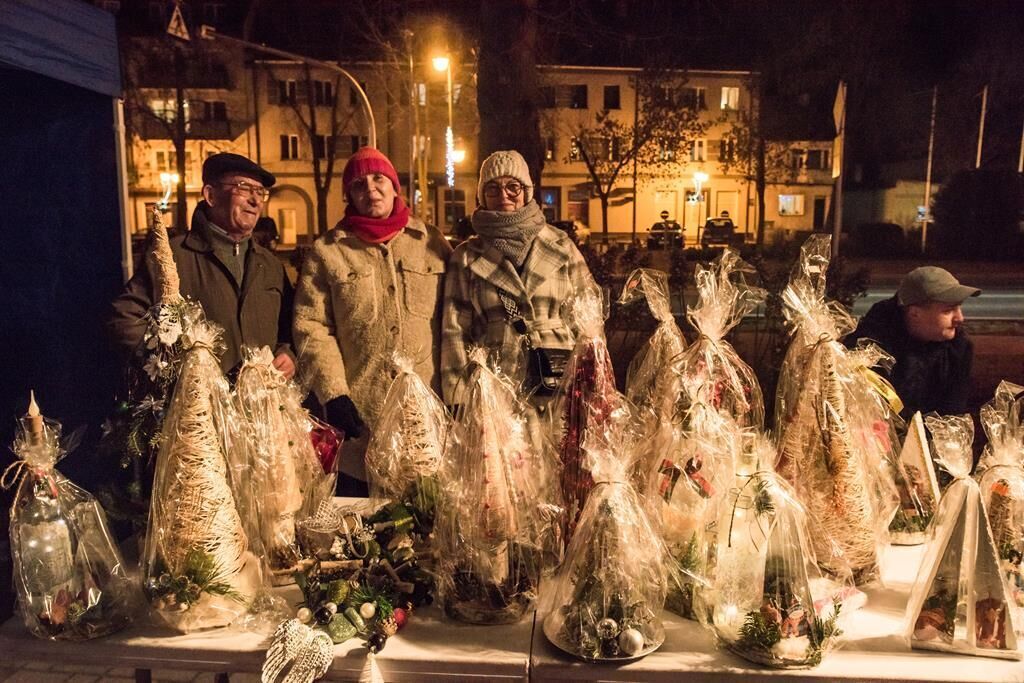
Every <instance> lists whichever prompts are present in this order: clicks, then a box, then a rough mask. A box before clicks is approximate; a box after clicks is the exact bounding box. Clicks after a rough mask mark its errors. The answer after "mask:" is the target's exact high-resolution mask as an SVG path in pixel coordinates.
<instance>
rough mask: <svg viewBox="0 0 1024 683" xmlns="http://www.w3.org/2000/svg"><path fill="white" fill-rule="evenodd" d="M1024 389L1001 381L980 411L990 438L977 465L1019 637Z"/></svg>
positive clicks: (1023, 584) (1022, 615)
mask: <svg viewBox="0 0 1024 683" xmlns="http://www.w3.org/2000/svg"><path fill="white" fill-rule="evenodd" d="M1022 412H1024V387H1021V386H1019V385H1017V384H1013V383H1012V382H1006V381H1003V382H1000V383H999V386H998V387H997V388H996V393H995V396H994V397H993V398H992V400H991V401H989V402H988V403H986V404H985V405H984V406H982V408H981V426H982V428H983V429H984V430H985V434H986V435H987V436H988V444H987V445H986V446H985V452H984V453H983V454H982V456H981V460H980V461H979V462H978V470H979V472H981V477H980V478H979V485H980V487H981V499H982V503H983V504H984V506H985V511H986V512H987V513H988V522H989V525H990V526H991V527H992V537H993V540H994V542H995V546H996V549H997V551H998V552H999V562H1000V565H1001V566H1002V568H1003V574H1004V576H1005V577H1006V583H1007V586H1008V588H1009V590H1010V596H1011V598H1012V600H1013V602H1012V607H1011V608H1012V609H1013V610H1014V612H1015V617H1016V620H1015V625H1016V627H1017V635H1018V636H1019V635H1021V629H1024V574H1022V568H1021V557H1022V556H1024V425H1022V424H1021V417H1022Z"/></svg>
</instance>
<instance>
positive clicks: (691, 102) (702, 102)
mask: <svg viewBox="0 0 1024 683" xmlns="http://www.w3.org/2000/svg"><path fill="white" fill-rule="evenodd" d="M680 104H682V106H684V107H687V108H688V109H707V108H708V102H707V89H706V88H683V92H682V95H681V97H680Z"/></svg>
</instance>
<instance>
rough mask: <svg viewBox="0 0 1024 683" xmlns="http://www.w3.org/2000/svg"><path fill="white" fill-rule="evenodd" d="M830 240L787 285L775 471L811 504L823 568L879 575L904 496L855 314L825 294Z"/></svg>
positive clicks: (812, 245)
mask: <svg viewBox="0 0 1024 683" xmlns="http://www.w3.org/2000/svg"><path fill="white" fill-rule="evenodd" d="M829 241H830V238H828V237H827V236H824V235H813V236H811V237H810V238H809V239H808V240H807V242H806V243H805V244H804V246H803V248H802V250H801V259H800V262H799V264H798V266H797V268H796V270H795V272H794V275H793V277H792V279H791V280H790V283H789V285H788V286H787V287H786V290H785V291H784V292H783V295H782V300H783V311H784V312H785V314H786V317H787V319H788V320H789V322H790V324H791V325H793V327H794V332H793V338H792V341H791V342H790V346H789V349H788V350H787V352H786V357H785V360H784V361H783V364H782V370H781V372H780V374H779V388H778V396H777V403H776V420H777V421H778V429H777V432H778V438H779V456H778V465H777V471H778V473H779V474H780V475H782V476H783V477H785V478H786V479H787V480H789V482H790V483H791V484H792V485H793V487H794V488H795V489H796V492H797V495H798V496H799V498H800V500H801V502H802V503H803V504H804V506H805V507H806V509H807V514H808V517H809V520H810V525H811V530H812V533H811V539H812V542H813V544H814V550H815V554H816V556H817V559H818V562H819V564H820V566H821V568H822V569H824V570H826V571H827V572H828V573H829V574H831V575H833V576H837V577H839V576H845V575H847V574H852V576H853V578H854V580H855V581H856V582H857V583H858V584H861V583H866V582H869V581H872V580H874V579H877V578H878V576H879V567H878V561H879V558H880V557H881V551H882V549H883V547H884V546H885V543H886V540H887V530H888V526H889V522H890V520H891V517H892V514H893V512H894V510H895V507H896V504H897V503H898V497H897V495H896V491H895V486H894V484H893V481H892V470H891V464H890V462H888V461H886V460H884V459H883V458H882V457H881V455H880V454H881V453H882V450H883V449H881V448H880V447H878V444H879V443H881V442H880V441H878V435H876V434H875V432H874V426H873V423H874V417H875V416H876V415H877V411H878V407H877V401H876V399H875V398H874V396H873V395H872V394H871V392H870V390H868V389H867V388H866V387H867V380H866V379H865V378H864V375H863V364H862V361H861V360H859V359H857V358H856V357H851V355H850V354H849V353H848V352H847V350H846V348H845V347H844V346H843V345H842V344H841V343H840V342H839V341H838V340H839V339H840V337H841V336H842V335H843V334H844V333H845V332H848V331H849V330H851V329H853V328H852V319H851V318H850V316H849V314H848V313H846V312H845V310H843V309H841V307H837V306H834V305H832V304H830V303H827V302H826V301H825V271H826V269H827V266H828V253H829ZM886 429H888V428H887V427H886ZM886 434H888V432H886ZM887 438H888V437H887ZM866 444H867V445H870V446H871V447H866V446H865V445H866Z"/></svg>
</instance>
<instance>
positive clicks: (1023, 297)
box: [853, 287, 1024, 320]
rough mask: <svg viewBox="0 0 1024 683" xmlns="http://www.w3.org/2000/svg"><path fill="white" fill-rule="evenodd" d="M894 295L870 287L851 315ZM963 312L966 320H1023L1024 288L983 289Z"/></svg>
mask: <svg viewBox="0 0 1024 683" xmlns="http://www.w3.org/2000/svg"><path fill="white" fill-rule="evenodd" d="M895 293H896V288H895V287H889V288H886V287H880V288H877V289H876V288H873V287H871V288H869V289H868V293H867V296H865V297H861V298H860V299H857V301H855V302H854V304H853V314H854V315H856V316H857V317H858V318H859V317H860V316H862V315H864V314H865V313H867V312H868V309H869V308H871V307H872V306H873V305H874V304H876V303H877V302H879V301H881V300H883V299H888V298H889V297H891V296H892V295H893V294H895ZM963 311H964V318H965V319H966V320H1024V288H1021V287H1012V288H1011V287H1007V288H996V287H986V288H983V289H982V292H981V296H977V297H972V298H970V299H968V300H967V301H965V302H964V304H963Z"/></svg>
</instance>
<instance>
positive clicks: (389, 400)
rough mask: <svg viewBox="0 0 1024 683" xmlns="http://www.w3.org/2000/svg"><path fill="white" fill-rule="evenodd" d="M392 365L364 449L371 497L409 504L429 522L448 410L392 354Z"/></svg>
mask: <svg viewBox="0 0 1024 683" xmlns="http://www.w3.org/2000/svg"><path fill="white" fill-rule="evenodd" d="M394 362H395V367H396V368H397V370H398V374H397V375H396V376H395V379H394V381H393V382H392V383H391V387H390V388H389V389H388V393H387V395H386V396H385V397H384V404H383V406H382V407H381V411H380V416H379V417H378V419H377V427H376V429H374V430H373V435H372V436H371V437H370V443H369V446H368V447H367V449H366V473H367V475H368V476H369V484H370V495H371V496H373V497H379V498H386V499H388V500H394V501H402V502H405V503H407V504H410V505H412V506H413V508H415V509H416V511H417V513H418V514H419V515H421V516H423V517H424V520H423V521H427V520H428V519H429V520H430V521H431V523H432V520H433V515H434V502H435V498H436V494H437V471H438V469H439V468H440V467H441V461H442V458H443V456H444V447H445V443H446V441H447V440H448V423H449V417H448V411H447V410H445V407H444V404H442V403H441V400H440V399H439V398H438V397H437V395H436V394H435V393H434V392H433V391H431V389H430V387H429V386H427V385H426V383H424V381H423V380H422V379H421V378H420V376H419V375H417V374H416V372H415V370H414V368H413V365H412V362H411V361H410V360H409V359H408V358H405V357H404V356H401V355H397V354H396V356H395V358H394ZM428 526H429V525H428Z"/></svg>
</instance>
